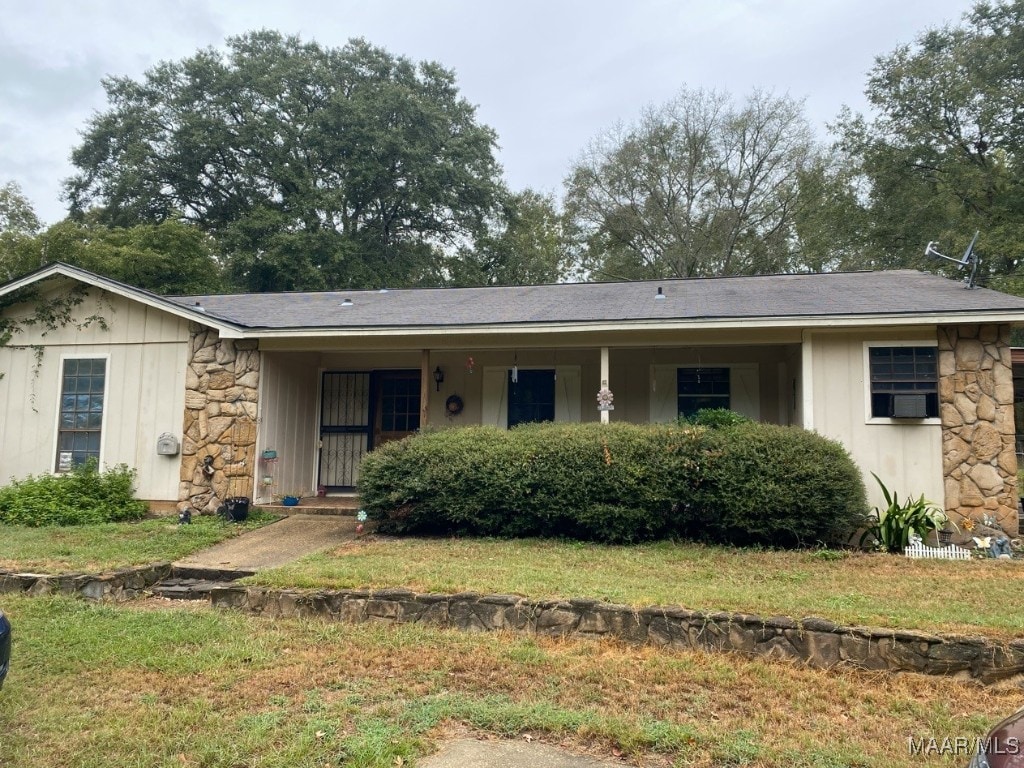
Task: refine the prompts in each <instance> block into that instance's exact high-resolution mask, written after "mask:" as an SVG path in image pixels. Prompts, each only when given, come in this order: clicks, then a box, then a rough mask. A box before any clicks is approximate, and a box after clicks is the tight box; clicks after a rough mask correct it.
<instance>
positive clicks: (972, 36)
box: [829, 0, 1024, 288]
mask: <svg viewBox="0 0 1024 768" xmlns="http://www.w3.org/2000/svg"><path fill="white" fill-rule="evenodd" d="M867 96H868V98H869V100H870V103H871V105H872V107H873V108H874V110H875V115H874V116H873V117H870V118H869V117H864V116H861V115H853V114H850V113H848V112H847V113H846V114H844V115H843V116H841V118H840V120H839V121H838V122H837V124H836V126H835V130H836V132H837V134H838V138H839V141H838V145H837V148H838V149H839V151H840V152H841V160H842V162H841V163H840V165H839V170H838V171H836V172H835V173H834V174H833V175H832V177H831V183H832V186H831V189H832V191H833V193H835V194H836V195H837V198H838V199H842V200H845V201H847V203H848V201H849V200H850V199H851V197H852V198H855V199H856V201H857V204H858V206H859V208H860V210H859V211H855V212H854V217H855V218H856V219H857V220H858V222H859V223H858V225H857V226H856V227H853V228H852V229H848V230H847V231H846V232H845V233H841V237H840V240H841V242H843V243H844V244H845V245H846V249H845V250H846V251H847V253H848V254H849V257H848V258H847V259H845V260H844V261H843V263H842V266H844V267H872V268H889V267H900V266H924V265H925V264H926V262H925V261H924V257H923V252H924V248H925V245H926V243H927V242H928V241H930V240H939V241H941V243H942V248H943V251H945V252H949V253H951V254H954V255H959V253H960V252H962V251H963V248H964V247H965V246H966V244H967V242H968V241H969V240H970V239H971V237H972V236H973V234H974V231H975V230H980V231H981V238H980V239H979V243H978V249H979V251H980V252H981V253H982V254H983V268H984V269H985V271H986V275H985V277H986V278H987V279H989V280H991V281H993V284H994V285H995V286H999V287H1004V288H1006V287H1009V286H1008V285H1001V284H1000V282H1001V281H1003V280H1005V276H1007V275H1010V274H1012V273H1013V272H1014V270H1015V269H1016V268H1017V265H1018V264H1020V263H1021V259H1022V258H1024V167H1022V160H1024V112H1022V111H1021V108H1020V105H1021V103H1022V101H1024V0H1013V1H1012V2H1003V3H996V4H990V3H987V2H980V3H977V4H976V5H975V6H974V8H973V9H972V10H971V11H970V12H969V13H968V14H966V15H965V17H964V19H963V21H962V23H961V24H959V25H949V26H945V27H942V28H938V29H930V30H927V31H925V32H923V33H922V34H920V35H919V36H918V37H917V39H916V40H915V41H914V42H913V43H912V44H908V45H903V46H900V47H899V48H897V49H896V50H894V51H893V52H891V53H889V54H888V55H885V56H881V57H879V58H878V60H877V62H876V64H875V67H874V68H873V69H872V71H871V73H870V76H869V79H868V86H867ZM837 189H838V190H839V191H838V192H837V191H836V190H837ZM844 206H845V209H846V211H847V212H849V211H850V207H849V206H848V205H847V204H845V203H844ZM829 215H830V217H831V218H832V220H833V221H834V220H837V219H838V218H839V216H840V215H841V213H839V212H836V211H832V212H831V213H830V214H829ZM927 266H929V267H932V268H934V266H935V263H934V262H933V263H931V264H928V265H927Z"/></svg>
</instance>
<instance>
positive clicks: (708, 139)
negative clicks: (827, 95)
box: [566, 89, 815, 279]
mask: <svg viewBox="0 0 1024 768" xmlns="http://www.w3.org/2000/svg"><path fill="white" fill-rule="evenodd" d="M814 153H815V145H814V142H813V139H812V133H811V130H810V127H809V126H808V123H807V120H806V118H805V117H804V114H803V106H802V104H801V103H800V102H798V101H795V100H793V99H791V98H789V97H778V96H773V95H771V94H769V93H765V92H760V91H756V92H754V93H753V94H752V95H751V96H750V97H749V98H748V99H746V101H745V102H743V103H742V104H736V103H734V102H733V100H732V99H731V98H730V97H729V96H728V95H727V94H723V93H716V92H712V91H705V90H686V89H684V90H683V91H681V92H680V93H679V95H678V96H677V97H676V98H674V99H673V100H672V101H670V102H669V103H667V104H665V105H664V106H661V107H656V108H651V109H648V110H647V111H646V112H644V114H643V115H642V116H641V118H640V120H639V121H638V122H636V123H635V124H633V125H630V126H626V127H619V128H617V129H615V130H613V131H611V132H609V133H607V134H605V135H603V136H601V137H599V138H598V139H596V140H595V141H594V142H593V143H592V144H591V146H590V147H589V149H588V150H587V151H586V152H585V153H584V155H583V156H582V157H581V158H580V159H579V160H578V161H577V162H576V163H575V165H574V166H573V168H572V170H571V173H570V175H569V177H568V179H567V180H566V187H567V192H566V212H567V214H568V216H569V217H570V219H571V221H572V223H573V225H574V227H575V230H576V232H577V235H578V237H579V239H580V241H581V243H582V249H583V250H582V253H583V262H582V269H583V271H584V272H585V273H586V274H589V275H591V276H594V277H597V278H608V279H615V278H625V279H634V278H655V277H699V276H709V275H735V274H755V273H763V272H777V271H783V270H786V269H788V268H790V266H791V260H792V255H793V242H792V239H793V216H794V211H795V210H796V208H797V206H798V205H799V203H800V199H801V198H800V196H799V184H798V180H799V177H800V174H801V172H802V171H803V169H805V168H806V167H807V166H808V164H809V163H810V162H811V160H812V158H813V156H814Z"/></svg>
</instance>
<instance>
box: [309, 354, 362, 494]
mask: <svg viewBox="0 0 1024 768" xmlns="http://www.w3.org/2000/svg"><path fill="white" fill-rule="evenodd" d="M321 392H322V396H321V400H320V485H323V486H325V487H326V488H327V489H328V490H351V489H352V488H355V486H356V483H357V482H359V462H360V461H361V460H362V458H363V456H364V455H365V454H366V452H367V451H368V450H369V449H370V413H371V408H370V393H371V389H370V374H369V373H366V372H360V373H335V372H328V373H324V374H323V386H322V389H321Z"/></svg>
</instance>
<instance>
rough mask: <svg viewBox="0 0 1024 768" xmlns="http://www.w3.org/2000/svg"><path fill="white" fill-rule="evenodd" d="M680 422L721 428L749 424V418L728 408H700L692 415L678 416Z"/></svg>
mask: <svg viewBox="0 0 1024 768" xmlns="http://www.w3.org/2000/svg"><path fill="white" fill-rule="evenodd" d="M679 422H680V423H681V424H696V425H698V426H701V427H711V429H722V428H723V427H735V426H736V425H737V424H749V423H750V419H748V418H747V417H746V416H744V415H743V414H742V413H736V411H730V410H729V409H728V408H701V409H700V410H699V411H697V412H696V413H695V414H693V416H692V417H690V418H689V419H687V418H686V417H685V416H680V417H679Z"/></svg>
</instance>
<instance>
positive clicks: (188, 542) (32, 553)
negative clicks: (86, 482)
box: [0, 512, 278, 573]
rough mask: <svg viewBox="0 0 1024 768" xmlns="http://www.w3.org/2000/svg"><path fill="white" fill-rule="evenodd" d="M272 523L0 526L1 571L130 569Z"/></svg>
mask: <svg viewBox="0 0 1024 768" xmlns="http://www.w3.org/2000/svg"><path fill="white" fill-rule="evenodd" d="M277 519H278V518H277V517H275V516H273V515H268V514H265V513H260V512H255V513H253V514H251V515H250V516H249V519H248V520H246V521H245V522H244V523H228V522H225V521H224V520H222V519H221V518H219V517H209V516H196V517H193V518H192V524H191V525H178V518H177V517H160V518H150V519H147V520H140V521H138V522H132V523H101V524H98V525H75V526H66V527H52V526H48V527H44V528H28V527H26V526H22V525H0V569H2V570H8V571H36V572H42V573H62V572H68V571H84V572H90V573H96V572H99V571H107V570H112V569H115V568H121V567H124V566H129V565H144V564H146V563H154V562H160V561H164V560H170V561H174V560H180V559H181V558H183V557H186V556H188V555H190V554H192V553H193V552H195V551H197V550H200V549H203V548H205V547H209V546H212V545H213V544H216V543H217V542H219V541H223V540H224V539H228V538H231V537H232V536H237V535H239V534H240V533H243V532H244V531H249V530H252V529H254V528H259V527H261V526H263V525H266V524H268V523H271V522H273V521H274V520H277Z"/></svg>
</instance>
